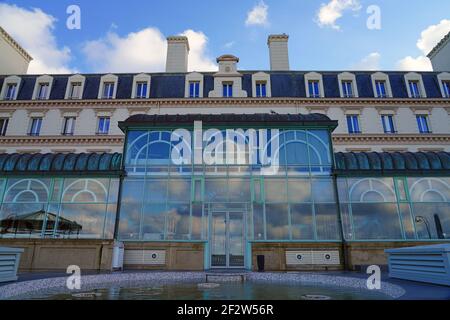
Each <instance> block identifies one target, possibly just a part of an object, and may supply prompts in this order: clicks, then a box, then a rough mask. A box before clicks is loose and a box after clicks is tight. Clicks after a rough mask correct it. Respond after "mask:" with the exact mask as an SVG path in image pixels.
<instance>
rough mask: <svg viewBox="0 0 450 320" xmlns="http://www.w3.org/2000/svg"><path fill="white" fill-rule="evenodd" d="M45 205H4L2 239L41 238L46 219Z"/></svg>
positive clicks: (0, 212)
mask: <svg viewBox="0 0 450 320" xmlns="http://www.w3.org/2000/svg"><path fill="white" fill-rule="evenodd" d="M45 209H46V205H45V204H39V203H35V204H33V203H24V204H3V205H2V206H1V210H0V238H39V237H40V236H41V232H42V227H43V224H44V218H45Z"/></svg>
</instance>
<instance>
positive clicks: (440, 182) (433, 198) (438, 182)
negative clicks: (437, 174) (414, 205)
mask: <svg viewBox="0 0 450 320" xmlns="http://www.w3.org/2000/svg"><path fill="white" fill-rule="evenodd" d="M408 182H409V192H410V195H411V200H412V201H413V202H448V201H450V186H449V184H448V182H447V181H445V180H444V179H439V178H418V179H408Z"/></svg>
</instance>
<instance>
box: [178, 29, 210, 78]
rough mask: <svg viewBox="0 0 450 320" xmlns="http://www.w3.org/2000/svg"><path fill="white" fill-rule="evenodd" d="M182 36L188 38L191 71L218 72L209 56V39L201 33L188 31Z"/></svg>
mask: <svg viewBox="0 0 450 320" xmlns="http://www.w3.org/2000/svg"><path fill="white" fill-rule="evenodd" d="M181 35H183V36H186V37H188V39H189V47H190V48H191V51H190V52H189V71H217V66H216V64H215V63H214V62H213V60H212V59H211V58H209V57H208V56H207V53H206V52H207V50H206V49H207V48H206V45H207V44H208V37H207V36H206V35H205V34H204V33H203V32H201V31H194V30H191V29H189V30H186V31H184V32H183V33H182V34H181Z"/></svg>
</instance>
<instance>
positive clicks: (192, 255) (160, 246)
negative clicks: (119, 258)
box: [124, 242, 205, 271]
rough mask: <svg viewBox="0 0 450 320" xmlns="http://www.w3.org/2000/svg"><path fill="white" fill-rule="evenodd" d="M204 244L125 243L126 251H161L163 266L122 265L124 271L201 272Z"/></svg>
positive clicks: (202, 268)
mask: <svg viewBox="0 0 450 320" xmlns="http://www.w3.org/2000/svg"><path fill="white" fill-rule="evenodd" d="M204 247H205V246H204V244H203V243H187V242H153V243H152V242H125V251H126V250H146V251H147V250H148V251H152V250H155V251H159V250H163V251H165V253H166V259H165V265H154V266H152V265H137V264H136V265H124V269H126V270H133V269H141V270H142V269H144V270H171V271H176V270H177V271H180V270H186V271H202V270H204V249H205V248H204Z"/></svg>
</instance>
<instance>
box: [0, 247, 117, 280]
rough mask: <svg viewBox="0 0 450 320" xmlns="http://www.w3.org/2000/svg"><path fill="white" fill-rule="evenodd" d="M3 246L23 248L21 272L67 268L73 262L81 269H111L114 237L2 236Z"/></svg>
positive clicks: (63, 269) (64, 269)
mask: <svg viewBox="0 0 450 320" xmlns="http://www.w3.org/2000/svg"><path fill="white" fill-rule="evenodd" d="M0 246H4V247H14V248H23V249H24V253H23V254H22V256H21V259H20V265H19V271H20V272H30V271H33V272H35V271H66V270H67V267H68V266H70V265H77V266H79V267H80V268H81V270H82V271H83V270H97V271H100V270H101V271H109V270H111V263H112V251H113V241H112V240H107V241H103V240H61V239H43V240H38V239H36V240H33V239H30V240H19V239H14V240H13V239H0Z"/></svg>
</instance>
